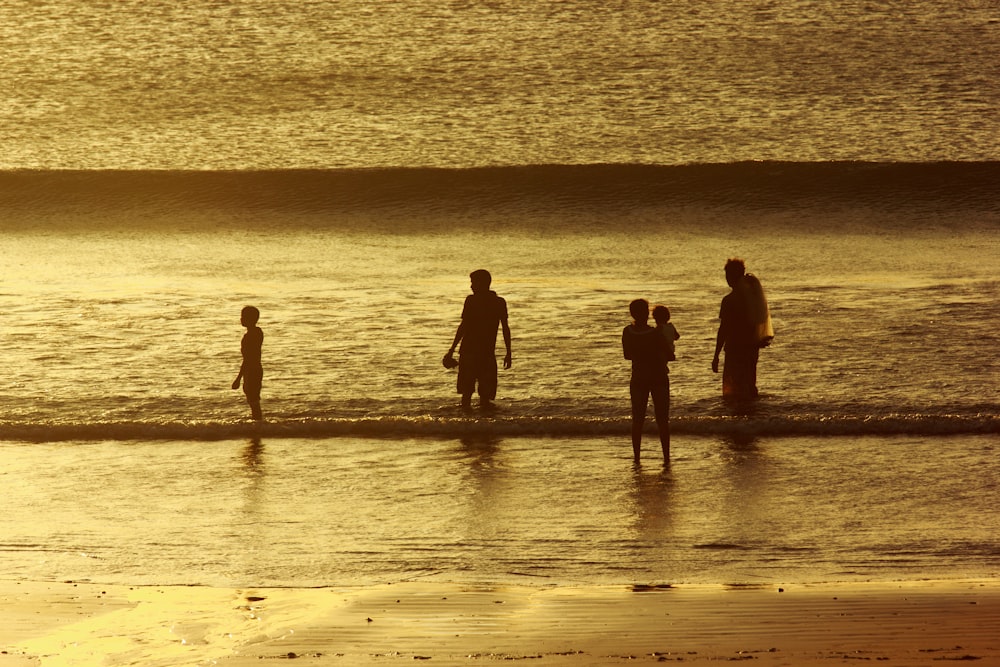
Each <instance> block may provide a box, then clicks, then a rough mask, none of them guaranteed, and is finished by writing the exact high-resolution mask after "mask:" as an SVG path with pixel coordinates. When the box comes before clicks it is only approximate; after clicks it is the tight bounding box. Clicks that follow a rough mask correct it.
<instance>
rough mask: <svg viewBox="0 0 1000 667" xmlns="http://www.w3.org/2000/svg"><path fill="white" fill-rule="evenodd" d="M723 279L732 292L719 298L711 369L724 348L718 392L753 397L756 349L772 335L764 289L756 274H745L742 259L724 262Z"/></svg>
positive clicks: (717, 365) (725, 395)
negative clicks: (720, 385) (723, 361)
mask: <svg viewBox="0 0 1000 667" xmlns="http://www.w3.org/2000/svg"><path fill="white" fill-rule="evenodd" d="M726 282H727V283H729V286H730V287H731V288H732V291H731V292H730V293H729V294H727V295H726V296H725V297H723V299H722V307H721V308H720V310H719V320H720V322H719V332H718V335H717V336H716V340H715V357H714V358H713V359H712V371H713V372H715V373H718V372H719V353H720V352H722V350H723V349H725V351H726V361H725V364H724V366H723V370H722V395H723V397H724V398H731V399H736V400H745V399H754V398H756V397H757V359H758V356H759V354H760V348H762V347H767V346H768V345H770V343H771V339H772V338H774V332H773V331H772V329H771V317H770V314H769V313H768V309H767V300H766V299H765V298H764V290H763V288H762V287H761V284H760V281H759V280H757V278H756V276H754V275H752V274H749V273H746V265H745V264H744V263H743V260H742V259H730V260H729V261H728V262H726Z"/></svg>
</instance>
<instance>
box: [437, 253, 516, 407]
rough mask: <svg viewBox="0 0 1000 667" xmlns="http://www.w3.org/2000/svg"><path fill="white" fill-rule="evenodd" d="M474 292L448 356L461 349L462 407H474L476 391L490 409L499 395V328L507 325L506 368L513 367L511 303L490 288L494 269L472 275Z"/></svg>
mask: <svg viewBox="0 0 1000 667" xmlns="http://www.w3.org/2000/svg"><path fill="white" fill-rule="evenodd" d="M469 278H470V280H471V282H472V294H470V295H469V296H467V297H465V306H464V307H463V308H462V321H461V323H460V324H459V325H458V330H457V331H456V332H455V340H454V341H452V343H451V349H449V350H448V354H446V355H445V358H446V359H448V358H450V357H451V355H453V354H454V353H455V348H456V347H457V346H458V344H459V343H461V344H462V345H461V347H460V348H459V350H458V393H459V394H461V395H462V407H463V408H465V409H468V408H470V407H472V393H473V392H474V391H476V390H477V387H478V393H479V406H480V407H481V408H489V407H491V406H492V404H493V400H494V399H495V398H496V396H497V358H496V346H497V329H498V328H501V327H502V328H503V342H504V345H505V346H506V347H507V355H506V356H505V357H504V359H503V367H504V368H510V365H511V358H510V327H509V326H508V325H507V302H506V301H504V300H503V298H502V297H500V296H497V293H496V292H494V291H493V290H491V289H490V283H492V282H493V278H492V276H490V272H489V271H487V270H486V269H479V270H477V271H473V272H472V273H471V274H469Z"/></svg>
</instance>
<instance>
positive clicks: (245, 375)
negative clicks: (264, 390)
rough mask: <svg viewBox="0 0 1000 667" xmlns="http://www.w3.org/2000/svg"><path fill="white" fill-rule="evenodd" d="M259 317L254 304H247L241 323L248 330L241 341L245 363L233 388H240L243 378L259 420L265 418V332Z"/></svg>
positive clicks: (254, 412)
mask: <svg viewBox="0 0 1000 667" xmlns="http://www.w3.org/2000/svg"><path fill="white" fill-rule="evenodd" d="M259 319H260V311H259V310H257V309H256V308H255V307H253V306H246V307H245V308H243V310H242V311H241V312H240V324H242V325H243V326H245V327H246V328H247V332H246V333H245V334H244V335H243V340H242V341H240V352H241V353H242V355H243V363H242V364H240V372H239V375H237V376H236V380H235V381H234V382H233V389H239V388H240V381H241V380H242V382H243V393H244V394H246V397H247V403H248V404H249V405H250V415H251V416H252V417H253V420H254V421H258V422H259V421H263V420H264V416H263V415H262V414H261V411H260V389H261V385H262V383H263V381H264V368H263V366H262V364H261V360H260V357H261V347H262V346H263V345H264V332H263V331H262V330H261V329H260V327H258V326H257V320H259Z"/></svg>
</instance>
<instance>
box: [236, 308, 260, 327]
mask: <svg viewBox="0 0 1000 667" xmlns="http://www.w3.org/2000/svg"><path fill="white" fill-rule="evenodd" d="M259 319H260V311H259V310H257V309H256V308H255V307H253V306H244V307H243V310H241V311H240V324H242V325H243V326H245V327H252V326H254V325H255V324H257V320H259Z"/></svg>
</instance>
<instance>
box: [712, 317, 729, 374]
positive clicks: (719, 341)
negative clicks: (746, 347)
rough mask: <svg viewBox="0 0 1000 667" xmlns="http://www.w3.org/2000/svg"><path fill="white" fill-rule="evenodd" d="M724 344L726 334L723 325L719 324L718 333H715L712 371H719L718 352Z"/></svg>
mask: <svg viewBox="0 0 1000 667" xmlns="http://www.w3.org/2000/svg"><path fill="white" fill-rule="evenodd" d="M725 344H726V334H725V329H724V327H723V326H722V325H721V324H720V325H719V333H717V334H716V335H715V356H714V357H712V372H713V373H718V372H719V353H720V352H722V348H723V346H725Z"/></svg>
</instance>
